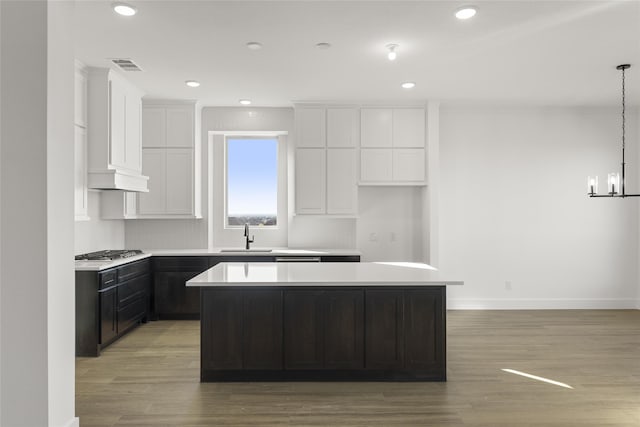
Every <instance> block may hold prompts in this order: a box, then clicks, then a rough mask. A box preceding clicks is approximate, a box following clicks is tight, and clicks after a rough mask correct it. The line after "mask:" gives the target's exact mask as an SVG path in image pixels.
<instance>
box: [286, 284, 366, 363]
mask: <svg viewBox="0 0 640 427" xmlns="http://www.w3.org/2000/svg"><path fill="white" fill-rule="evenodd" d="M284 298H285V303H284V306H285V312H284V351H285V362H284V363H285V368H286V369H358V368H362V367H363V366H364V350H363V342H364V340H363V330H364V321H363V310H364V293H363V291H362V290H324V291H321V290H305V289H301V290H289V291H285V294H284Z"/></svg>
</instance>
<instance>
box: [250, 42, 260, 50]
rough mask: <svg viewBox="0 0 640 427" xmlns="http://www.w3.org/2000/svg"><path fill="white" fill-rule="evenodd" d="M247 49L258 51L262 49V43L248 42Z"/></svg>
mask: <svg viewBox="0 0 640 427" xmlns="http://www.w3.org/2000/svg"><path fill="white" fill-rule="evenodd" d="M247 47H248V48H249V49H251V50H260V49H262V43H258V42H249V43H247Z"/></svg>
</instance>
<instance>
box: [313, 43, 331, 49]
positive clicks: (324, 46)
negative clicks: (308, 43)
mask: <svg viewBox="0 0 640 427" xmlns="http://www.w3.org/2000/svg"><path fill="white" fill-rule="evenodd" d="M316 47H317V48H318V49H322V50H325V49H329V48H330V47H331V43H327V42H322V43H317V44H316Z"/></svg>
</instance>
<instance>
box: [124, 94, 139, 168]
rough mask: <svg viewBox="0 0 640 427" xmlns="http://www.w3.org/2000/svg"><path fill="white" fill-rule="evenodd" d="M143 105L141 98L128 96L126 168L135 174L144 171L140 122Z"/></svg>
mask: <svg viewBox="0 0 640 427" xmlns="http://www.w3.org/2000/svg"><path fill="white" fill-rule="evenodd" d="M141 116H142V103H141V101H140V97H139V96H135V95H133V94H128V95H127V97H126V119H125V120H126V123H125V153H124V155H125V166H126V168H127V169H130V170H132V171H135V172H138V173H139V172H140V171H141V170H142V163H141V160H142V159H141V158H140V156H141V154H142V151H141V142H140V133H141V129H140V121H141V120H142V117H141Z"/></svg>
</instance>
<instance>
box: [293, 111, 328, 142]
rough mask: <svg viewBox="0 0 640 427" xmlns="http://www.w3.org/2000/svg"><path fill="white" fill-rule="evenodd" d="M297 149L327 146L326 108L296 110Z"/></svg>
mask: <svg viewBox="0 0 640 427" xmlns="http://www.w3.org/2000/svg"><path fill="white" fill-rule="evenodd" d="M295 114H296V117H295V121H296V135H295V141H296V147H307V148H310V147H316V148H320V147H325V146H326V142H325V141H326V116H325V110H324V108H296V112H295Z"/></svg>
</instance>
